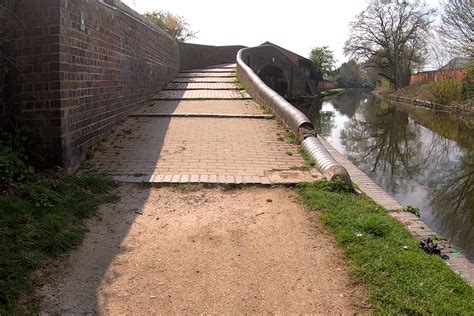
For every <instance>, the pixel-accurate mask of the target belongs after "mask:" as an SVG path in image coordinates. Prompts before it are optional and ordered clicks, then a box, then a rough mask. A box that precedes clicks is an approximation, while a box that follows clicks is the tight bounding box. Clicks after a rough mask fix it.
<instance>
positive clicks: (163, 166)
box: [92, 65, 319, 184]
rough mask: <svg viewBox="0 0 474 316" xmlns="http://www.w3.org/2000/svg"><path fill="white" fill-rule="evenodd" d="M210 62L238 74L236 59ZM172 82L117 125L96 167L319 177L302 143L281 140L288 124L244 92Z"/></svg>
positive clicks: (195, 177)
mask: <svg viewBox="0 0 474 316" xmlns="http://www.w3.org/2000/svg"><path fill="white" fill-rule="evenodd" d="M210 69H211V70H216V71H223V69H224V70H227V71H229V70H230V72H228V73H234V74H235V72H234V71H233V70H234V69H235V66H232V65H225V67H222V66H220V67H217V68H215V67H214V68H210ZM192 73H200V74H207V73H212V72H211V71H209V69H204V70H193V72H192ZM226 73H227V72H226ZM201 79H205V80H207V81H208V82H210V83H212V84H220V81H216V82H213V81H214V80H220V77H213V76H208V77H203V78H201ZM231 79H232V80H234V79H235V78H231ZM173 88H176V83H170V85H169V86H168V90H163V91H161V92H160V93H158V94H157V96H156V97H155V98H153V100H151V101H149V102H148V103H147V104H146V105H144V106H143V107H141V108H140V109H138V110H137V111H136V112H135V113H133V114H131V115H130V116H129V118H127V120H126V121H125V122H124V123H123V124H122V125H121V126H120V127H119V128H117V129H116V130H115V131H114V133H113V134H112V136H111V137H110V139H109V140H108V141H107V142H105V146H104V149H103V150H101V151H99V152H98V153H97V154H96V156H95V157H94V159H93V161H92V166H93V168H94V169H96V170H98V171H101V172H107V173H109V174H112V175H113V176H114V177H115V178H116V179H117V180H119V181H124V182H156V183H162V182H164V183H187V182H192V183H198V182H202V183H232V184H233V183H255V184H271V183H298V182H306V181H314V180H316V179H317V178H318V177H319V175H318V174H317V173H315V172H314V171H312V173H310V172H309V171H308V170H306V168H304V165H305V162H304V160H303V159H302V158H301V156H300V154H299V152H298V151H299V148H298V146H296V145H292V144H289V143H288V142H286V141H282V140H281V139H282V134H283V133H284V132H285V131H284V129H283V127H281V126H279V125H278V124H277V122H276V120H274V119H272V117H273V116H272V115H268V114H267V115H263V109H262V107H260V106H259V105H258V104H257V103H255V102H254V101H253V100H251V99H249V96H248V94H246V92H245V91H239V90H237V89H236V88H235V87H234V86H227V89H224V87H222V89H220V90H215V89H207V87H206V86H204V87H203V88H201V89H199V88H200V87H199V86H194V87H193V89H192V90H173ZM180 88H182V87H180ZM190 95H192V96H193V97H192V98H191V97H190ZM190 99H192V100H190Z"/></svg>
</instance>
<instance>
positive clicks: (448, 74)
mask: <svg viewBox="0 0 474 316" xmlns="http://www.w3.org/2000/svg"><path fill="white" fill-rule="evenodd" d="M468 64H469V58H464V57H456V58H453V59H451V60H450V61H449V62H448V63H447V64H446V65H444V66H443V67H441V68H439V69H438V70H431V71H422V72H418V73H416V74H413V75H411V77H410V85H416V84H421V83H424V82H428V81H438V80H441V79H446V78H455V79H462V78H464V76H465V75H466V70H465V69H466V67H467V65H468Z"/></svg>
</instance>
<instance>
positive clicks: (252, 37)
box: [122, 0, 439, 65]
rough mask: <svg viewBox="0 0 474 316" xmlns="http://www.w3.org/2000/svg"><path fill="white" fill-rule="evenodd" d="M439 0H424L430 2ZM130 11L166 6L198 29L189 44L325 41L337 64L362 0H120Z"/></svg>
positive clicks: (300, 50)
mask: <svg viewBox="0 0 474 316" xmlns="http://www.w3.org/2000/svg"><path fill="white" fill-rule="evenodd" d="M438 1H439V0H426V2H427V3H428V4H430V5H431V6H432V7H437V6H438ZM122 2H123V3H125V4H127V5H128V6H130V7H131V8H133V9H134V10H135V11H137V12H139V13H144V12H145V11H153V10H165V11H170V12H172V13H174V14H177V15H181V16H183V17H185V19H186V20H187V21H188V23H189V24H190V28H191V29H192V30H197V31H198V32H199V33H198V34H197V38H196V39H193V40H189V41H188V42H190V43H198V44H207V45H245V46H256V45H260V44H262V43H263V42H265V41H270V42H272V43H274V44H277V45H279V46H282V47H284V48H286V49H289V50H291V51H293V52H295V53H297V54H300V55H302V56H305V57H308V55H309V52H310V51H311V48H313V47H318V46H329V48H330V49H331V50H332V51H333V52H334V56H335V58H336V61H337V64H338V65H340V64H341V63H342V62H345V61H347V60H348V58H347V57H345V56H344V54H343V47H344V42H345V41H346V40H347V38H348V37H349V32H350V30H349V22H350V21H351V20H352V19H353V17H354V16H355V15H356V14H358V13H359V12H361V11H362V10H363V9H364V8H365V7H366V5H367V0H306V1H305V0H273V1H268V0H267V1H264V0H238V1H228V0H220V1H219V0H199V1H196V0H122Z"/></svg>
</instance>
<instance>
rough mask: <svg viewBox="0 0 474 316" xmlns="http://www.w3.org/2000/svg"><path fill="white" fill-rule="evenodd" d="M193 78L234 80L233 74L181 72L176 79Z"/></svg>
mask: <svg viewBox="0 0 474 316" xmlns="http://www.w3.org/2000/svg"><path fill="white" fill-rule="evenodd" d="M195 77H198V78H199V77H206V78H235V74H234V73H232V72H188V73H185V72H182V73H180V74H179V75H178V76H177V78H195Z"/></svg>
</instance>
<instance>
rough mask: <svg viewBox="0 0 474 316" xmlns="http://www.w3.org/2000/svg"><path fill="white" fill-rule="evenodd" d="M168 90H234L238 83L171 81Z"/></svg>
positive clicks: (167, 86)
mask: <svg viewBox="0 0 474 316" xmlns="http://www.w3.org/2000/svg"><path fill="white" fill-rule="evenodd" d="M165 89H166V90H232V89H237V88H236V85H235V84H233V83H230V82H229V83H227V82H190V83H184V82H183V83H177V82H170V83H168V84H167V85H166V87H165Z"/></svg>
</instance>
